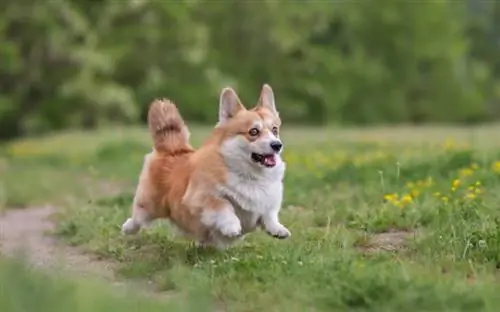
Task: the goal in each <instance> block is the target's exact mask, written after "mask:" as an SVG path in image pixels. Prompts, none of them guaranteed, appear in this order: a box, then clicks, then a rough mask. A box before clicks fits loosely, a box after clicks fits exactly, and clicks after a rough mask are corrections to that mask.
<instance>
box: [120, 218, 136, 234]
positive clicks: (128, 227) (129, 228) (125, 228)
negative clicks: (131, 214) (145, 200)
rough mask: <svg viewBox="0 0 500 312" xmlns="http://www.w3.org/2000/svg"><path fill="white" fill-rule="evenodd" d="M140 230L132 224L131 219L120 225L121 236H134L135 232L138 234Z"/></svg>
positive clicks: (134, 223)
mask: <svg viewBox="0 0 500 312" xmlns="http://www.w3.org/2000/svg"><path fill="white" fill-rule="evenodd" d="M140 229H141V226H140V225H138V224H137V223H136V222H134V220H133V219H132V218H129V219H127V221H125V223H123V225H122V234H125V235H132V234H136V233H137V232H139V230H140Z"/></svg>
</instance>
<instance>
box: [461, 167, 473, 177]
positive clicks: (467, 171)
mask: <svg viewBox="0 0 500 312" xmlns="http://www.w3.org/2000/svg"><path fill="white" fill-rule="evenodd" d="M473 173H474V170H473V169H471V168H462V169H460V172H459V175H460V176H461V177H466V176H470V175H472V174H473Z"/></svg>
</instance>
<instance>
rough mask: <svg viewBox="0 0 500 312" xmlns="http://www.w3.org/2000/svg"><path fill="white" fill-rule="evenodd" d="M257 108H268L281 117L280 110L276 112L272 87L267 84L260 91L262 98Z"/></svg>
mask: <svg viewBox="0 0 500 312" xmlns="http://www.w3.org/2000/svg"><path fill="white" fill-rule="evenodd" d="M257 107H262V108H267V109H268V110H270V111H271V112H272V113H273V114H275V115H279V114H278V110H276V103H275V101H274V92H273V89H272V88H271V86H270V85H268V84H267V83H266V84H264V85H263V86H262V90H261V91H260V98H259V103H258V104H257Z"/></svg>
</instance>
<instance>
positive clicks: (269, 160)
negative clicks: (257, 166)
mask: <svg viewBox="0 0 500 312" xmlns="http://www.w3.org/2000/svg"><path fill="white" fill-rule="evenodd" d="M264 164H265V165H266V166H274V165H276V158H275V157H274V155H266V156H264Z"/></svg>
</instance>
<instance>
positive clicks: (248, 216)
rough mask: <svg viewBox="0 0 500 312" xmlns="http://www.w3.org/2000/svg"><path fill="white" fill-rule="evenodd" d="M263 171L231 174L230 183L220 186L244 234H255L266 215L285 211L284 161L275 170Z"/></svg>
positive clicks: (265, 169)
mask: <svg viewBox="0 0 500 312" xmlns="http://www.w3.org/2000/svg"><path fill="white" fill-rule="evenodd" d="M242 167H245V166H242ZM241 169H243V168H241ZM247 169H248V168H247ZM263 169H264V170H263V171H261V172H255V171H254V172H252V173H248V172H249V171H247V173H243V172H242V171H243V170H241V171H240V170H238V171H236V172H230V173H229V174H228V180H227V184H226V185H224V186H220V187H219V191H220V193H221V195H222V196H223V197H225V198H227V199H228V200H229V201H230V202H231V203H232V205H233V208H234V210H235V213H236V215H237V216H238V217H239V219H240V222H241V225H242V228H243V231H244V232H248V231H252V230H253V229H254V228H255V227H256V225H257V222H258V220H259V218H260V217H261V216H262V215H263V214H265V213H268V212H270V211H273V210H274V211H276V210H279V209H280V208H281V203H282V200H283V183H282V178H283V174H284V171H285V164H284V163H283V162H280V163H279V164H278V165H277V166H276V167H275V168H263ZM245 171H246V170H245Z"/></svg>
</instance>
